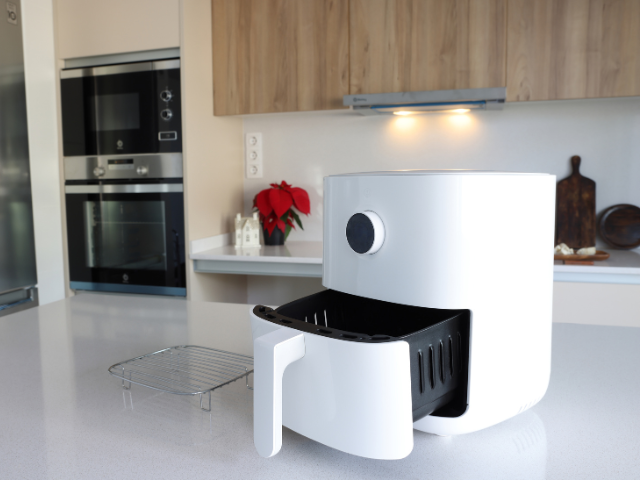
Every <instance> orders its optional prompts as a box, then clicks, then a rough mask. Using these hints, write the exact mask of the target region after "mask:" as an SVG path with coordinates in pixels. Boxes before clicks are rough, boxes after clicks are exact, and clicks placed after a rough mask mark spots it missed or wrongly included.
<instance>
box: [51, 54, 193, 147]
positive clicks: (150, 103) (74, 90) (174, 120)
mask: <svg viewBox="0 0 640 480" xmlns="http://www.w3.org/2000/svg"><path fill="white" fill-rule="evenodd" d="M60 77H61V80H60V96H61V105H62V144H63V151H64V156H65V157H86V156H94V155H131V154H149V153H171V152H181V151H182V130H181V113H180V104H181V102H180V60H179V59H167V60H157V61H151V62H138V63H125V64H120V65H105V66H97V67H92V68H73V69H66V70H62V72H61V74H60Z"/></svg>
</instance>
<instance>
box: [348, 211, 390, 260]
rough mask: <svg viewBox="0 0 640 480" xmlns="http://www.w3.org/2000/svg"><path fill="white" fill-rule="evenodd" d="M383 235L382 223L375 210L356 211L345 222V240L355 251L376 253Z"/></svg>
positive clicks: (369, 253)
mask: <svg viewBox="0 0 640 480" xmlns="http://www.w3.org/2000/svg"><path fill="white" fill-rule="evenodd" d="M384 237H385V233H384V223H382V220H381V219H380V217H379V216H378V214H377V213H375V212H371V211H365V212H359V213H356V214H355V215H353V216H352V217H351V218H350V219H349V221H348V222H347V242H349V246H350V247H351V249H352V250H353V251H354V252H356V253H360V254H368V255H372V254H374V253H376V252H377V251H378V250H380V247H382V244H383V243H384Z"/></svg>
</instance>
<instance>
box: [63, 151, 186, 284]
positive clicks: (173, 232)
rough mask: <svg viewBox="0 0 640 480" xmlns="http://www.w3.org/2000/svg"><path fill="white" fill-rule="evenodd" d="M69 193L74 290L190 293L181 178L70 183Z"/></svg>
mask: <svg viewBox="0 0 640 480" xmlns="http://www.w3.org/2000/svg"><path fill="white" fill-rule="evenodd" d="M121 162H122V160H121V159H115V160H114V163H113V165H114V166H120V165H128V164H127V163H121ZM65 193H66V209H67V210H66V211H67V235H68V244H69V274H70V280H71V282H70V286H71V288H72V289H77V290H94V291H96V290H97V291H107V292H124V293H144V294H158V295H175V296H186V278H185V244H184V204H183V191H182V179H179V178H174V179H141V180H136V181H135V182H132V181H127V180H101V181H94V180H91V181H84V182H83V181H77V180H76V181H67V182H66V186H65Z"/></svg>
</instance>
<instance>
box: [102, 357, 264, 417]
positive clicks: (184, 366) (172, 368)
mask: <svg viewBox="0 0 640 480" xmlns="http://www.w3.org/2000/svg"><path fill="white" fill-rule="evenodd" d="M252 372H253V357H250V356H248V355H240V354H238V353H231V352H225V351H224V350H216V349H214V348H206V347H198V346H196V345H179V346H177V347H169V348H165V349H163V350H159V351H157V352H153V353H148V354H146V355H142V356H140V357H136V358H132V359H131V360H127V361H125V362H120V363H116V364H115V365H112V366H110V367H109V373H110V374H111V375H113V376H114V377H117V378H120V379H122V388H124V389H125V390H129V389H130V388H131V384H132V383H135V384H136V385H142V386H144V387H149V388H153V389H154V390H160V391H162V392H167V393H173V394H176V395H200V408H201V409H202V410H205V411H208V412H209V411H211V392H212V391H213V390H215V389H216V388H220V387H222V386H224V385H227V384H229V383H231V382H235V381H236V380H239V379H241V378H242V377H245V381H246V385H247V388H248V389H249V390H253V388H252V387H250V386H249V374H250V373H252ZM127 384H128V385H127ZM207 394H208V396H209V403H208V408H207V407H205V406H204V405H203V398H202V397H203V395H207Z"/></svg>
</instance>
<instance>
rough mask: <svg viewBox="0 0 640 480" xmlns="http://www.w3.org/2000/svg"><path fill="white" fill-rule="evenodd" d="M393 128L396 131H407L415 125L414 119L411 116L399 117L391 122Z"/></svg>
mask: <svg viewBox="0 0 640 480" xmlns="http://www.w3.org/2000/svg"><path fill="white" fill-rule="evenodd" d="M391 123H392V125H393V128H394V129H395V130H398V131H409V130H411V129H412V128H413V127H414V126H415V124H416V118H415V117H411V116H399V117H397V118H394V119H393V121H392V122H391Z"/></svg>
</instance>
